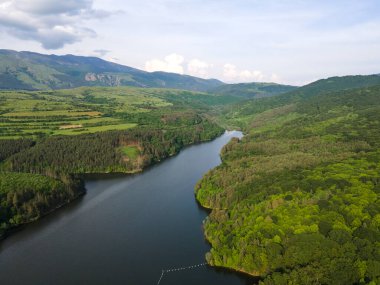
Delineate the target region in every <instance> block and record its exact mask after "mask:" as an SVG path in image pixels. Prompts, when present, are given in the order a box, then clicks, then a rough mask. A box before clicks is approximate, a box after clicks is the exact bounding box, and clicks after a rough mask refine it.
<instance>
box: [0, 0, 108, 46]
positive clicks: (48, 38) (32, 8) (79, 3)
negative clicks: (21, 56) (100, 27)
mask: <svg viewBox="0 0 380 285" xmlns="http://www.w3.org/2000/svg"><path fill="white" fill-rule="evenodd" d="M92 5H93V0H65V1H58V2H57V1H54V0H33V1H31V0H8V1H6V0H5V1H4V0H2V1H0V30H3V31H5V32H7V33H8V34H10V35H12V36H14V37H17V38H19V39H22V40H33V41H37V42H39V43H41V45H42V46H43V47H44V48H45V49H59V48H62V47H63V46H65V45H66V44H72V43H75V42H79V41H81V40H83V39H84V38H87V37H95V36H96V32H95V31H94V30H92V29H90V28H88V27H86V22H85V21H86V20H89V19H94V18H99V17H100V18H102V17H103V18H104V17H108V16H109V15H111V14H112V12H108V11H103V10H95V9H93V8H92Z"/></svg>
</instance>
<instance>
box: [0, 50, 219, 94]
mask: <svg viewBox="0 0 380 285" xmlns="http://www.w3.org/2000/svg"><path fill="white" fill-rule="evenodd" d="M220 85H223V82H221V81H219V80H216V79H202V78H197V77H193V76H189V75H180V74H175V73H166V72H151V73H150V72H145V71H142V70H138V69H135V68H131V67H128V66H123V65H119V64H116V63H112V62H108V61H105V60H102V59H100V58H96V57H84V56H74V55H64V56H57V55H44V54H38V53H33V52H17V51H12V50H0V89H26V90H38V89H40V90H41V89H62V88H73V87H80V86H137V87H159V88H161V87H164V88H175V89H185V90H193V91H207V90H209V89H211V88H215V87H217V86H220Z"/></svg>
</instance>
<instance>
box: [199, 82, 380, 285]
mask: <svg viewBox="0 0 380 285" xmlns="http://www.w3.org/2000/svg"><path fill="white" fill-rule="evenodd" d="M376 80H377V79H376V78H374V77H373V76H368V77H345V78H334V79H333V80H332V81H333V82H330V81H331V80H323V81H317V82H315V83H312V84H310V85H309V86H306V87H305V88H304V89H303V92H302V94H301V95H302V96H299V97H298V100H294V97H291V96H288V95H280V96H278V97H274V98H264V99H257V100H251V101H247V102H245V103H244V105H245V108H243V109H239V110H234V111H231V112H232V113H233V114H232V115H231V114H230V117H229V118H227V121H228V120H229V119H230V118H233V119H234V122H233V123H234V124H240V126H241V127H242V128H243V129H244V131H245V132H246V136H245V137H244V138H243V139H242V140H238V139H235V140H233V141H232V142H231V143H230V144H228V145H227V146H226V147H225V148H224V149H223V151H222V159H223V163H222V164H221V165H220V166H219V167H217V168H216V169H214V170H212V171H210V172H209V173H208V174H206V175H205V177H204V178H203V179H202V180H201V181H200V182H199V184H198V186H197V189H196V196H197V199H198V200H199V201H200V203H201V204H202V205H203V206H205V207H208V208H210V209H212V212H211V214H210V216H209V218H208V219H207V220H206V222H205V224H204V227H205V233H206V236H207V238H208V240H209V241H210V242H211V244H212V249H211V252H210V253H208V254H207V260H208V262H209V263H210V264H212V265H216V266H225V267H229V268H233V269H236V270H239V271H244V272H247V273H249V274H252V275H255V276H260V277H261V278H262V281H261V282H260V284H268V285H269V284H270V285H276V284H334V285H335V284H342V285H343V284H378V283H379V282H380V252H379V248H380V247H379V244H380V230H379V229H380V188H379V186H380V178H379V177H380V144H379V142H380V85H375V86H370V87H368V85H370V84H374V83H375V82H376ZM344 82H347V85H345V84H344ZM330 84H334V85H335V88H332V87H331V85H330ZM353 86H355V87H358V86H359V87H360V86H366V87H361V88H356V89H348V88H349V87H353ZM333 89H338V90H339V91H334V92H333ZM322 90H324V91H322ZM309 91H310V92H309ZM326 91H328V92H326ZM295 92H297V91H295ZM293 94H294V93H293ZM298 94H299V93H298ZM281 97H284V98H285V99H286V100H285V99H284V98H281ZM269 99H271V100H274V99H276V100H277V101H276V102H277V103H278V105H277V107H275V108H273V107H271V106H270V104H268V101H269ZM279 99H281V100H279ZM261 104H262V105H263V106H260V105H261ZM249 105H250V106H249ZM249 110H251V112H249ZM239 116H240V117H241V118H240V119H239Z"/></svg>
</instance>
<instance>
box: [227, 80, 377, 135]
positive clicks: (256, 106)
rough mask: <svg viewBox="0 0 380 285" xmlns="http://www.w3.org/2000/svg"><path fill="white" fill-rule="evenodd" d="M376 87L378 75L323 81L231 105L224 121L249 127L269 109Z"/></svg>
mask: <svg viewBox="0 0 380 285" xmlns="http://www.w3.org/2000/svg"><path fill="white" fill-rule="evenodd" d="M376 85H380V76H378V75H355V76H342V77H331V78H327V79H321V80H318V81H315V82H312V83H310V84H308V85H305V86H302V87H299V88H297V89H295V90H293V91H290V92H287V93H285V94H282V95H280V96H273V97H269V98H260V99H252V100H250V101H243V102H240V103H237V104H235V105H231V106H230V107H229V109H228V110H227V112H226V114H225V116H224V117H223V118H222V120H224V123H225V124H226V125H227V126H229V127H234V128H236V127H247V124H250V122H252V121H253V120H254V118H255V116H256V115H257V114H259V113H261V112H264V111H266V110H269V109H273V108H277V107H281V106H284V105H287V104H291V103H296V102H299V101H302V100H304V99H305V98H308V97H313V96H317V95H320V94H323V93H327V92H330V91H331V92H332V91H334V92H336V91H344V90H349V89H354V88H361V87H371V86H376ZM222 88H223V86H222Z"/></svg>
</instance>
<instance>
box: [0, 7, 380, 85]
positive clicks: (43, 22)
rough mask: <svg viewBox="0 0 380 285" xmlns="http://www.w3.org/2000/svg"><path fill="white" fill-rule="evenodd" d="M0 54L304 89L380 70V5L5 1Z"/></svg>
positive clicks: (1, 13) (0, 20) (0, 17)
mask: <svg viewBox="0 0 380 285" xmlns="http://www.w3.org/2000/svg"><path fill="white" fill-rule="evenodd" d="M0 48H2V49H13V50H18V51H22V50H28V51H34V52H39V53H45V54H58V55H63V54H75V55H82V56H97V57H100V58H103V59H105V60H109V61H113V62H116V63H119V64H123V65H128V66H132V67H135V68H139V69H142V70H146V71H157V70H162V71H167V72H175V73H181V74H189V75H193V76H198V77H202V78H217V79H220V80H222V81H224V82H228V83H236V82H276V83H283V84H292V85H303V84H307V83H309V82H312V81H314V80H317V79H321V78H326V77H330V76H342V75H349V74H374V73H380V1H379V0H360V1H359V0H354V1H351V0H344V1H341V0H334V1H331V0H329V1H326V0H313V1H312V0H302V1H301V0H276V1H275V0H265V1H264V0H149V1H147V0H64V1H58V0H0Z"/></svg>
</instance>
